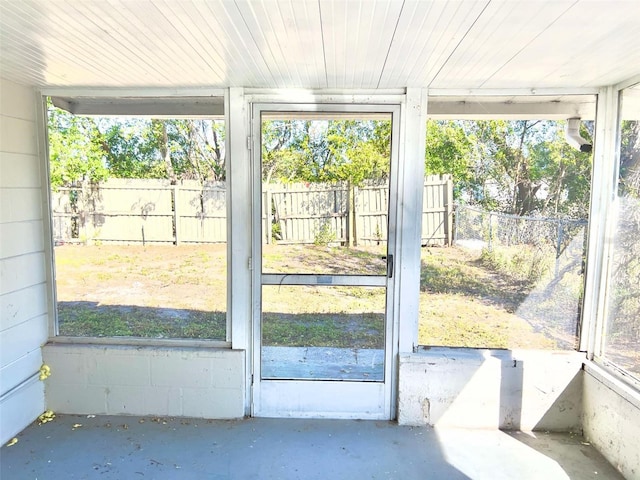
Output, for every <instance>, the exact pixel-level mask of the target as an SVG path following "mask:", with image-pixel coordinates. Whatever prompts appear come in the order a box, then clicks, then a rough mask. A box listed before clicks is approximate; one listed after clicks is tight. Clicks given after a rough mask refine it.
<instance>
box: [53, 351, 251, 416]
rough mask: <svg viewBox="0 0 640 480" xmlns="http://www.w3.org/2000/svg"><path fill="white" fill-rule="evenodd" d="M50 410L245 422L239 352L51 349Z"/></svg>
mask: <svg viewBox="0 0 640 480" xmlns="http://www.w3.org/2000/svg"><path fill="white" fill-rule="evenodd" d="M43 355H44V360H45V362H46V363H47V364H48V365H49V366H50V367H51V376H50V377H49V378H48V379H47V380H46V381H45V385H46V389H45V392H46V402H47V408H49V409H51V410H53V411H54V412H58V413H70V414H71V413H76V414H96V415H100V414H103V415H121V414H123V415H166V416H185V417H201V418H240V417H243V416H244V392H245V385H244V383H245V382H244V378H245V376H244V369H245V352H244V351H241V350H226V349H208V348H181V347H152V346H149V347H133V346H98V345H68V344H67V345H58V344H49V345H46V346H45V347H44V348H43Z"/></svg>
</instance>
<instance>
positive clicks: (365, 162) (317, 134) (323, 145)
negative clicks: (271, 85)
mask: <svg viewBox="0 0 640 480" xmlns="http://www.w3.org/2000/svg"><path fill="white" fill-rule="evenodd" d="M262 140H263V141H262V178H263V180H264V181H266V182H269V181H270V180H271V179H272V178H278V179H279V180H281V181H303V182H335V181H349V182H351V183H353V184H354V185H358V184H362V183H363V182H365V181H366V180H380V179H384V178H387V177H388V175H389V163H390V161H389V159H390V151H391V150H390V146H391V122H389V121H373V120H370V121H367V120H332V121H327V120H288V121H267V122H264V124H263V132H262Z"/></svg>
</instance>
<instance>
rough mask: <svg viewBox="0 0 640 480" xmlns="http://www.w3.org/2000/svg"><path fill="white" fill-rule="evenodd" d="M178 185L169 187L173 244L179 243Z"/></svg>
mask: <svg viewBox="0 0 640 480" xmlns="http://www.w3.org/2000/svg"><path fill="white" fill-rule="evenodd" d="M179 188H180V187H179V186H178V185H174V186H173V188H172V189H171V204H172V206H173V235H174V237H173V238H174V240H173V244H174V245H180V214H179V212H178V210H179V209H178V198H179V197H180V195H179Z"/></svg>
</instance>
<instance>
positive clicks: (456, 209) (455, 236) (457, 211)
mask: <svg viewBox="0 0 640 480" xmlns="http://www.w3.org/2000/svg"><path fill="white" fill-rule="evenodd" d="M461 208H462V207H461V206H460V205H454V206H453V211H454V214H455V216H456V220H455V222H453V239H452V241H451V245H452V246H453V245H455V243H456V242H457V241H458V228H459V227H458V225H459V224H460V221H461V218H462V216H463V214H462V213H460V209H461Z"/></svg>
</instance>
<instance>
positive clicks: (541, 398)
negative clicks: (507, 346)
mask: <svg viewBox="0 0 640 480" xmlns="http://www.w3.org/2000/svg"><path fill="white" fill-rule="evenodd" d="M583 360H584V354H580V353H576V352H546V351H505V350H473V349H452V348H432V349H430V350H424V351H420V352H418V353H410V354H401V355H400V385H399V386H400V388H399V393H398V399H399V401H398V422H399V423H400V424H402V425H433V426H447V427H462V428H502V429H522V430H551V431H579V430H580V428H581V413H582V371H581V368H582V362H583Z"/></svg>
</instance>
